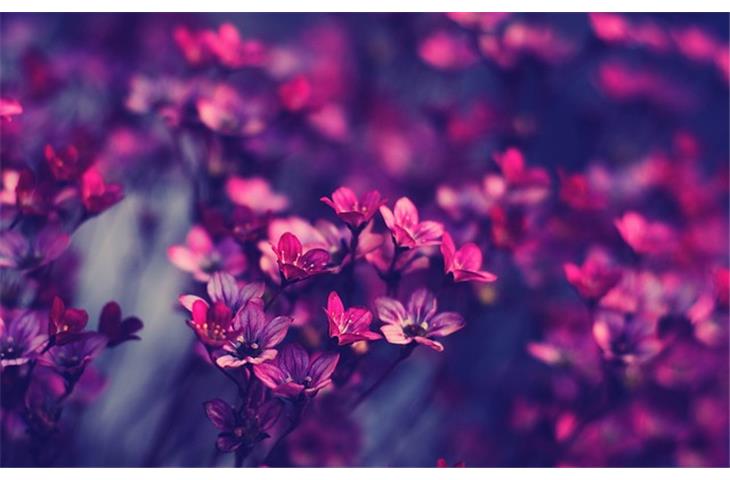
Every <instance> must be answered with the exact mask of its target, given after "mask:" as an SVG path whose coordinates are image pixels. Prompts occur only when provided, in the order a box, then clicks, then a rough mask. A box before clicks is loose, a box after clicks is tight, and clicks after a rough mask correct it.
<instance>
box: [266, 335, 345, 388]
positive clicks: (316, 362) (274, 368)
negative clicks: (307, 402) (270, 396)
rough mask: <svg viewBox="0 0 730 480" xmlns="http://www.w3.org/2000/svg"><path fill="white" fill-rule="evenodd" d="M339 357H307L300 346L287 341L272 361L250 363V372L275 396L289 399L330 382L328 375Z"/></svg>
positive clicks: (335, 355)
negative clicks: (251, 367) (258, 363)
mask: <svg viewBox="0 0 730 480" xmlns="http://www.w3.org/2000/svg"><path fill="white" fill-rule="evenodd" d="M339 359H340V356H339V355H337V354H332V353H315V354H314V355H312V356H310V355H309V354H307V351H306V350H304V348H302V347H301V346H300V345H298V344H289V345H287V346H285V347H284V348H282V349H281V352H279V355H277V357H276V358H275V359H274V360H272V361H270V362H266V363H262V364H260V365H254V367H253V371H254V374H255V375H256V377H258V379H259V380H261V382H262V383H263V384H264V385H266V386H267V387H269V388H270V389H271V390H272V391H273V392H274V393H275V394H277V395H281V396H284V397H290V398H295V397H298V396H300V395H302V394H304V395H308V396H314V395H316V394H317V392H318V391H320V390H322V389H323V388H324V387H326V386H328V385H329V384H330V383H332V380H331V379H330V377H331V376H332V373H334V371H335V367H337V362H338V361H339Z"/></svg>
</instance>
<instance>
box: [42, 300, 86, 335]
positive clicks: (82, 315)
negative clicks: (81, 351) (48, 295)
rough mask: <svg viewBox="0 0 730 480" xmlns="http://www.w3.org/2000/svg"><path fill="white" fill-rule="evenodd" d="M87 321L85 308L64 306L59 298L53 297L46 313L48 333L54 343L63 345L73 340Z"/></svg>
mask: <svg viewBox="0 0 730 480" xmlns="http://www.w3.org/2000/svg"><path fill="white" fill-rule="evenodd" d="M88 321H89V314H88V313H86V311H85V310H81V309H79V308H66V306H65V305H64V303H63V300H61V298H59V297H54V298H53V303H52V304H51V311H50V312H49V314H48V334H49V335H50V336H52V337H54V338H55V342H56V345H64V344H66V343H69V342H72V341H74V339H76V338H77V336H78V334H79V333H80V332H82V331H83V330H84V328H85V327H86V324H87V322H88Z"/></svg>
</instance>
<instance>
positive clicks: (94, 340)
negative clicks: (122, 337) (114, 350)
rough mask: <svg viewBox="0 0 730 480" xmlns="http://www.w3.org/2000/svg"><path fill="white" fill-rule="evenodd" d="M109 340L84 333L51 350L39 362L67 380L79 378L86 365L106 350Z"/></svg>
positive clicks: (94, 334)
mask: <svg viewBox="0 0 730 480" xmlns="http://www.w3.org/2000/svg"><path fill="white" fill-rule="evenodd" d="M108 342H109V339H108V338H107V337H106V335H102V334H101V333H96V332H82V333H80V334H79V335H78V336H77V337H75V338H74V340H73V341H72V342H69V343H67V344H64V345H56V346H54V347H52V348H50V349H49V350H48V351H47V352H45V353H44V354H43V355H41V356H40V357H38V361H39V362H40V363H41V364H43V365H46V366H49V367H53V368H54V369H56V370H57V371H58V372H59V373H60V374H62V375H63V376H65V377H67V378H71V379H74V378H78V377H79V376H80V375H81V374H82V373H83V372H84V369H85V368H86V365H87V364H88V363H89V362H91V361H92V360H93V359H95V358H96V357H97V356H98V355H99V354H100V353H101V352H102V351H103V350H104V348H106V346H107V343H108Z"/></svg>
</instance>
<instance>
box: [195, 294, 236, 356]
mask: <svg viewBox="0 0 730 480" xmlns="http://www.w3.org/2000/svg"><path fill="white" fill-rule="evenodd" d="M187 323H188V325H189V326H190V328H192V329H193V331H194V332H195V334H196V335H197V336H198V339H199V340H200V341H201V342H203V343H204V344H205V345H207V346H209V347H222V346H223V345H224V344H225V343H226V342H228V341H230V340H232V339H234V338H236V337H237V336H238V331H236V330H235V329H234V324H233V312H232V311H231V308H230V307H229V306H228V305H226V304H225V303H223V302H220V301H218V302H215V303H213V305H208V303H207V302H205V301H204V300H195V302H193V306H192V319H190V320H188V322H187Z"/></svg>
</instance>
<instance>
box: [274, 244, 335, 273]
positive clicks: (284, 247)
mask: <svg viewBox="0 0 730 480" xmlns="http://www.w3.org/2000/svg"><path fill="white" fill-rule="evenodd" d="M271 248H272V249H273V250H274V253H275V254H276V259H277V263H278V265H279V271H280V272H281V275H282V277H283V278H284V279H285V280H286V281H298V280H304V279H305V278H308V277H311V276H312V275H316V274H318V273H320V272H322V271H324V269H325V267H326V266H327V262H329V258H330V255H329V253H327V251H326V250H324V249H322V248H312V249H310V250H307V251H306V252H303V249H302V243H301V242H300V241H299V239H298V238H297V237H296V236H295V235H293V234H291V233H289V232H287V233H285V234H284V235H282V236H281V238H279V243H278V244H277V245H276V246H273V245H272V246H271Z"/></svg>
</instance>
